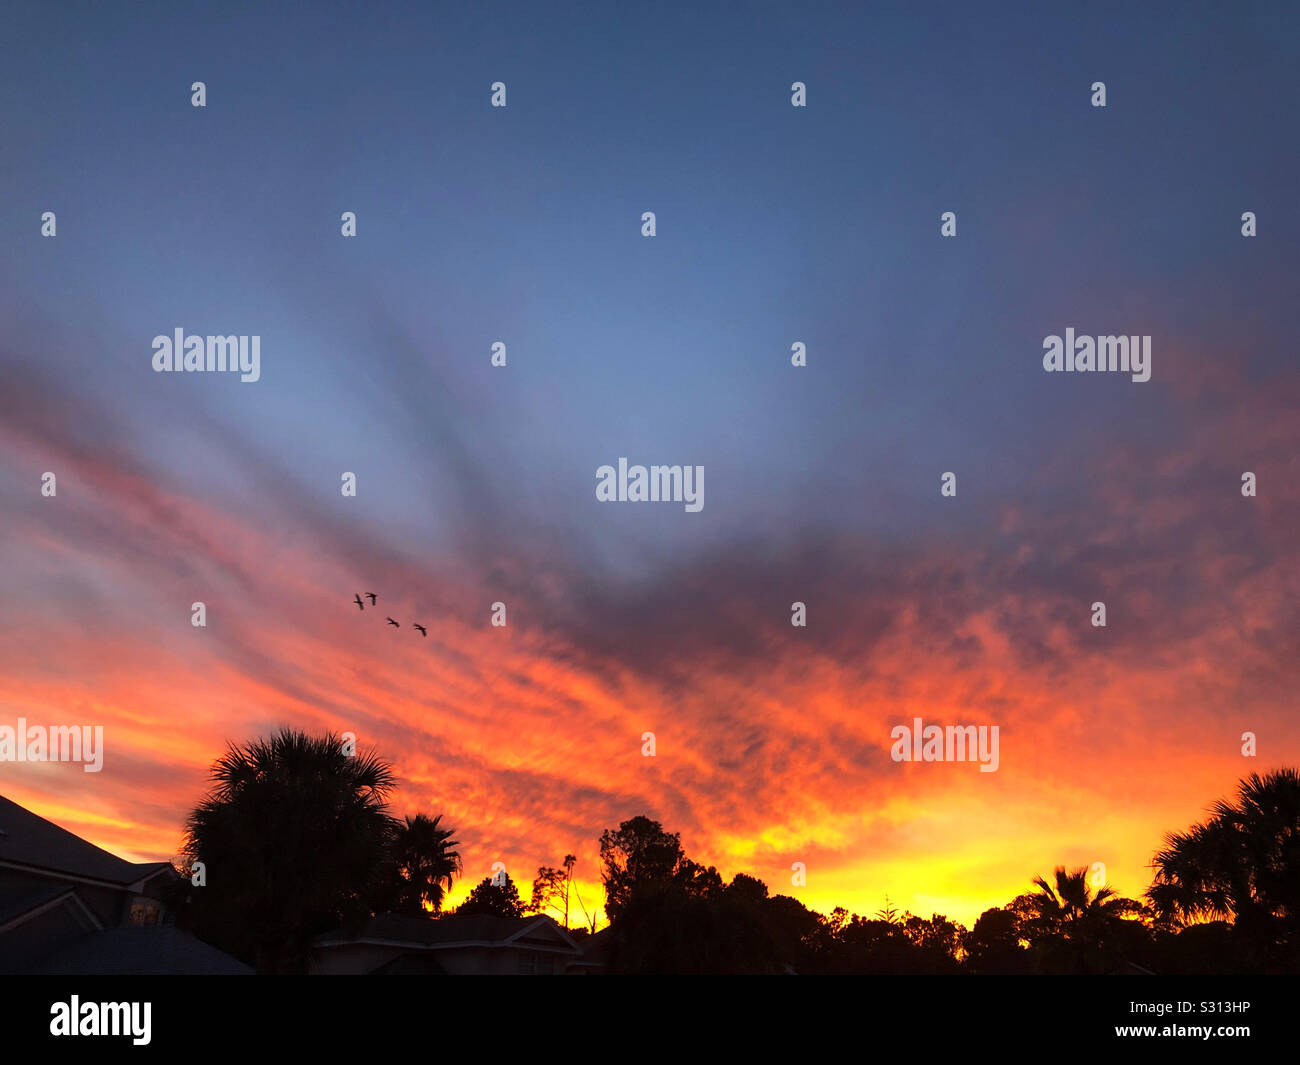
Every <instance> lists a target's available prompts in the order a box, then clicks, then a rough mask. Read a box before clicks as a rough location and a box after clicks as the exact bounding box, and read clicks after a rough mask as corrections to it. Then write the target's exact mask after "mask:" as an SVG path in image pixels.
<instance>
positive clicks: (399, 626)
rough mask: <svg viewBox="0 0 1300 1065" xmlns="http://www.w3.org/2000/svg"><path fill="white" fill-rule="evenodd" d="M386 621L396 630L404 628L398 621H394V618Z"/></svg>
mask: <svg viewBox="0 0 1300 1065" xmlns="http://www.w3.org/2000/svg"><path fill="white" fill-rule="evenodd" d="M384 620H386V621H387V622H388V624H390V625H391V626H393V628H395V629H400V628H401V627H402V626H401V625H399V624H398V623H397V622H396V621H394V620H393V619H392V618H385V619H384Z"/></svg>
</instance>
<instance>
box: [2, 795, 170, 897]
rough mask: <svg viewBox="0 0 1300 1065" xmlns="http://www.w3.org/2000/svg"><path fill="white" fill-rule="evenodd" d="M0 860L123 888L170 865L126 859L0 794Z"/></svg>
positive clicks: (49, 872) (53, 873)
mask: <svg viewBox="0 0 1300 1065" xmlns="http://www.w3.org/2000/svg"><path fill="white" fill-rule="evenodd" d="M0 863H3V864H9V865H21V866H24V867H27V868H30V869H33V870H38V871H40V872H43V873H46V874H49V875H55V876H57V875H60V874H62V875H64V876H68V877H80V878H82V879H86V880H98V881H101V882H106V883H110V884H119V885H121V886H123V887H126V886H128V885H131V884H134V883H136V882H137V881H140V880H145V879H148V878H149V877H152V876H155V875H157V874H158V873H160V872H162V871H163V870H164V869H167V868H170V866H169V865H168V863H166V862H140V863H136V862H128V861H127V860H126V859H125V858H119V857H118V856H117V855H116V854H110V853H109V852H108V851H106V850H103V849H102V848H100V847H96V846H95V845H94V844H93V843H89V842H87V841H86V840H84V839H82V838H81V837H80V836H78V835H74V834H73V833H71V832H69V831H68V830H67V829H66V828H60V827H59V826H58V825H56V824H55V823H54V822H53V821H47V820H45V818H43V817H38V816H37V815H36V814H34V813H32V812H31V811H30V810H28V809H25V808H24V807H22V806H19V805H18V804H17V803H16V802H13V801H11V800H9V799H6V798H5V797H4V796H3V795H0Z"/></svg>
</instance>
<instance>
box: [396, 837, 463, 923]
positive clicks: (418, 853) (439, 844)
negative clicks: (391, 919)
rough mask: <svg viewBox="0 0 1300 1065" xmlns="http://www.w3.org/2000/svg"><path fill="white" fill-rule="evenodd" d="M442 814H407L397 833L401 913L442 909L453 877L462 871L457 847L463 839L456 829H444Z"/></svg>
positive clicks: (397, 910) (398, 899) (419, 912)
mask: <svg viewBox="0 0 1300 1065" xmlns="http://www.w3.org/2000/svg"><path fill="white" fill-rule="evenodd" d="M441 820H442V815H441V814H439V815H438V816H437V817H433V818H430V817H428V816H426V815H425V814H416V815H415V816H414V817H407V818H406V823H405V824H399V825H398V826H397V827H396V829H395V831H394V834H393V860H394V863H395V865H396V877H397V884H396V892H395V894H396V901H395V902H394V904H393V909H394V911H395V912H397V913H409V914H425V913H427V912H428V909H427V908H426V903H427V904H428V907H429V908H431V909H432V910H433V912H434V913H440V912H441V911H442V900H443V898H444V897H445V896H446V893H447V892H448V891H449V890H451V884H452V880H453V879H454V878H455V877H456V876H457V875H458V874H459V873H460V871H461V868H462V866H461V859H460V854H459V853H458V852H457V851H455V850H454V849H453V848H455V847H457V846H459V844H460V841H459V840H455V839H452V838H451V837H452V836H453V835H454V834H455V832H456V830H455V829H454V828H442V827H440V826H439V822H440V821H441Z"/></svg>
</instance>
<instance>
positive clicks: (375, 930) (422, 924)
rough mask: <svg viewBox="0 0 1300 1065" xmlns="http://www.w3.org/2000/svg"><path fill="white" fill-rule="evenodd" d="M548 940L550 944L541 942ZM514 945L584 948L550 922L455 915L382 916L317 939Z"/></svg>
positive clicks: (324, 942)
mask: <svg viewBox="0 0 1300 1065" xmlns="http://www.w3.org/2000/svg"><path fill="white" fill-rule="evenodd" d="M539 939H545V940H549V941H550V942H549V943H542V942H539ZM513 941H523V942H526V943H527V945H528V946H530V947H535V946H544V947H550V948H551V949H557V950H560V951H562V952H564V953H572V954H575V955H576V954H580V953H581V948H580V947H579V946H578V944H577V943H576V942H574V940H573V939H572V938H571V937H570V936H569V935H568V934H567V933H566V932H565V931H564V929H562V928H561V927H560V926H559V925H558V924H556V923H555V922H554V921H553V920H551V918H549V917H544V916H537V917H496V916H494V915H492V914H486V913H476V914H466V915H465V916H463V917H459V916H456V915H455V914H451V915H448V916H446V917H436V918H434V917H410V916H407V915H405V914H399V913H381V914H376V915H375V916H374V917H372V918H370V920H368V921H367V922H366V923H365V924H364V925H362V926H361V928H360V929H358V930H356V931H350V930H344V929H339V930H337V931H334V932H327V933H326V934H325V935H323V936H318V937H317V939H316V945H317V946H340V945H342V944H345V943H359V942H366V943H386V944H392V945H394V946H405V947H416V948H418V947H424V948H427V949H431V950H432V949H438V948H446V947H452V946H469V945H474V946H506V945H508V944H510V943H511V942H513Z"/></svg>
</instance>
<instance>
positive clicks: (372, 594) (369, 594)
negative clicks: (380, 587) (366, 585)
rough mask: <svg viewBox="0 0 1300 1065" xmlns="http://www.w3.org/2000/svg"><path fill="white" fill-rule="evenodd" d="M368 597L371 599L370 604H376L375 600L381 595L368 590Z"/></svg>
mask: <svg viewBox="0 0 1300 1065" xmlns="http://www.w3.org/2000/svg"><path fill="white" fill-rule="evenodd" d="M366 598H367V599H369V600H370V605H371V606H374V605H375V600H376V599H378V598H379V596H377V595H375V593H374V592H366Z"/></svg>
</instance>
